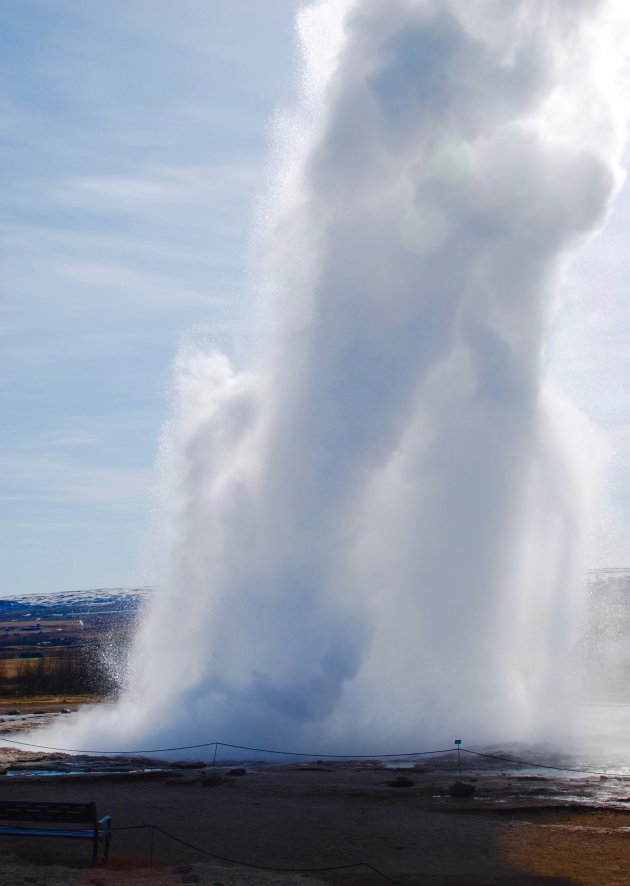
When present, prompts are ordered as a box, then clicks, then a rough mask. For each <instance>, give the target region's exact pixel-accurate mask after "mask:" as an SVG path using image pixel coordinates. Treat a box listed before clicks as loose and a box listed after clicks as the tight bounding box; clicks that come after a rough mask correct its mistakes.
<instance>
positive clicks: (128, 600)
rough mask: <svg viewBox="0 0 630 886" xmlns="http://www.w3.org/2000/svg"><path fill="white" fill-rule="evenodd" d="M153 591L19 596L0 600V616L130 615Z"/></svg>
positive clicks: (93, 590) (95, 590) (110, 590)
mask: <svg viewBox="0 0 630 886" xmlns="http://www.w3.org/2000/svg"><path fill="white" fill-rule="evenodd" d="M154 591H155V588H154V587H151V586H144V587H136V588H90V589H82V590H76V591H55V592H51V593H49V594H20V595H16V596H11V597H0V615H1V614H2V613H3V612H4V613H6V612H24V611H29V612H36V611H39V610H46V611H48V612H50V610H54V611H55V612H58V613H60V614H67V613H70V612H77V611H79V610H80V611H81V612H86V613H89V612H93V613H106V612H114V611H117V612H120V611H121V610H124V611H129V613H130V614H131V613H132V612H134V611H135V610H137V609H139V608H141V607H142V606H143V605H144V604H145V603H146V602H147V601H148V600H149V599H150V598H151V595H152V594H153V592H154Z"/></svg>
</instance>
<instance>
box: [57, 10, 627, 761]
mask: <svg viewBox="0 0 630 886" xmlns="http://www.w3.org/2000/svg"><path fill="white" fill-rule="evenodd" d="M299 33H300V38H301V41H302V47H303V58H304V64H303V71H302V85H301V93H300V97H299V101H297V102H296V104H295V107H294V108H293V109H291V110H290V111H288V112H286V113H285V114H284V115H283V116H282V118H281V119H280V120H279V123H278V133H277V146H278V147H279V150H278V151H277V152H276V153H279V154H281V155H282V160H281V163H280V166H279V169H278V170H277V174H276V177H275V179H274V183H273V186H272V187H271V189H270V193H271V195H272V196H271V197H270V198H269V200H268V204H267V212H266V216H265V230H264V231H263V233H262V234H261V235H260V243H259V249H258V254H259V255H260V257H261V258H260V262H259V267H258V281H259V286H260V301H259V308H258V310H257V313H256V321H257V323H258V327H259V330H260V335H259V342H258V347H257V348H256V349H255V350H254V351H253V352H252V355H251V359H250V362H249V364H248V366H247V368H246V369H238V370H237V369H235V368H234V367H233V366H231V365H230V362H229V360H228V358H227V357H226V356H225V355H223V354H222V353H219V352H217V351H211V352H208V353H203V352H196V353H186V354H183V355H182V356H181V358H180V361H179V365H178V375H177V382H176V387H177V406H176V410H175V415H174V417H173V420H172V422H171V425H170V427H169V429H168V431H167V433H166V440H165V447H164V448H165V451H164V458H163V462H164V473H165V477H166V480H165V483H166V488H165V491H164V501H165V508H166V515H165V518H164V523H165V528H164V533H165V536H166V537H165V539H164V541H163V546H164V548H165V550H166V559H167V567H166V578H165V581H164V582H163V585H164V586H163V590H162V592H161V593H160V594H159V597H158V599H157V601H156V603H155V606H154V607H153V610H152V611H151V612H150V614H149V616H148V617H147V619H146V621H145V624H144V626H143V629H142V631H141V634H140V636H139V638H138V641H137V644H136V648H135V652H134V666H133V673H132V677H131V681H130V686H129V689H128V692H127V696H126V698H125V699H123V701H122V702H121V703H119V704H118V705H117V707H116V708H115V709H113V710H105V709H102V710H94V711H91V712H89V713H88V714H86V715H84V716H83V717H82V718H79V720H78V723H77V724H75V725H74V726H73V729H72V739H71V746H72V747H86V748H88V747H91V748H100V747H103V746H105V747H110V748H117V747H127V748H133V747H136V748H143V747H144V748H150V747H163V746H170V745H189V744H194V743H195V742H202V741H212V740H215V739H218V740H220V741H225V742H233V743H236V744H245V745H257V746H263V747H276V748H277V747H280V748H291V749H294V750H298V751H299V750H303V751H312V750H315V751H318V750H319V751H322V752H325V751H339V752H342V751H350V752H356V753H360V752H367V753H369V752H371V751H375V752H376V751H380V752H388V751H394V752H395V751H403V750H416V749H421V748H423V747H430V746H431V743H432V742H434V741H440V742H444V741H445V740H447V741H448V742H449V743H450V741H451V740H452V738H453V736H454V735H455V734H457V733H463V734H464V736H465V737H466V738H467V739H468V740H469V741H471V742H472V741H480V740H486V739H496V740H502V739H519V738H524V737H527V736H531V735H533V734H535V733H536V731H537V730H539V731H542V732H544V734H545V735H546V736H547V737H548V736H549V734H550V733H549V729H550V728H551V727H552V726H553V724H554V718H555V721H558V720H559V719H560V718H561V714H560V711H561V710H562V707H561V701H560V700H561V697H562V685H561V684H562V683H563V677H564V672H565V670H566V667H565V665H566V658H567V652H568V649H569V646H570V640H571V623H572V619H573V615H572V614H574V613H575V611H576V610H577V608H578V606H577V603H576V599H577V597H576V593H577V590H579V575H580V573H581V566H582V564H581V563H580V549H581V527H582V524H583V518H584V512H585V510H586V509H587V507H588V489H587V485H588V484H586V483H585V480H584V478H585V476H586V475H587V474H588V473H590V470H589V468H588V467H587V462H588V461H591V460H592V453H590V452H588V445H585V444H584V442H583V441H584V439H586V438H589V435H590V434H591V432H590V431H589V426H588V423H587V422H586V420H585V419H583V418H581V417H580V416H579V415H578V414H577V413H576V411H575V410H573V409H572V408H571V407H570V405H568V404H567V403H564V402H563V401H562V398H561V397H560V396H559V395H558V394H554V393H553V392H552V391H549V390H547V389H546V387H545V385H544V383H543V380H542V376H543V373H542V368H541V363H542V355H543V348H544V342H545V334H546V331H547V329H548V327H549V323H550V321H551V319H552V317H553V315H554V310H555V308H556V306H557V300H558V291H559V286H560V284H561V281H562V275H563V271H564V268H565V265H566V263H567V260H568V259H569V258H570V255H571V253H572V251H574V250H575V249H576V248H577V247H578V246H579V245H580V244H581V243H582V242H583V241H584V240H585V238H587V237H588V236H589V235H591V234H592V233H593V232H594V231H596V230H597V229H598V228H599V227H601V225H602V224H603V222H604V220H605V217H606V212H607V209H608V206H609V203H610V201H611V199H612V196H613V195H614V192H615V190H616V187H617V185H618V183H619V180H620V173H619V169H618V163H619V159H620V153H621V148H622V135H623V125H622V124H623V119H622V115H621V113H620V111H619V106H618V102H617V100H616V99H615V95H616V91H615V77H616V75H617V72H618V63H619V61H620V52H618V50H617V47H616V45H615V39H616V33H617V32H616V27H615V16H614V7H611V6H609V5H606V4H605V3H603V2H602V3H600V2H597V0H580V2H577V0H576V2H573V3H570V4H567V3H558V2H554V0H522V2H511V3H505V2H498V0H478V2H475V3H462V2H461V0H387V2H384V0H322V2H318V3H315V4H314V5H312V6H310V7H308V8H307V9H305V10H304V11H303V12H301V13H300V16H299ZM576 437H580V439H581V440H582V443H581V445H580V447H576V446H575V445H574V442H575V439H576ZM585 449H586V450H587V451H586V456H584V451H585ZM576 589H577V590H576ZM578 597H579V593H578ZM62 737H64V738H65V739H66V742H67V741H68V739H69V734H66V735H65V736H62ZM56 738H57V741H59V738H60V736H59V734H57V736H56Z"/></svg>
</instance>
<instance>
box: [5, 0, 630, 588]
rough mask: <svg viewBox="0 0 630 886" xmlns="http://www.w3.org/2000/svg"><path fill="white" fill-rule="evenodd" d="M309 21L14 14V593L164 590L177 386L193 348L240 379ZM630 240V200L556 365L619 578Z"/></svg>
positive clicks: (127, 5)
mask: <svg viewBox="0 0 630 886" xmlns="http://www.w3.org/2000/svg"><path fill="white" fill-rule="evenodd" d="M297 6H298V3H297V0H265V2H264V3H263V2H259V0H177V2H175V0H108V2H107V3H100V2H97V0H53V2H50V0H39V2H38V0H3V2H2V4H1V5H0V60H1V61H0V65H1V66H2V69H3V70H2V83H3V84H4V86H3V87H2V91H1V92H0V96H1V106H0V107H1V125H2V131H3V149H2V154H3V158H2V172H1V173H0V174H1V176H2V193H3V195H4V200H3V209H2V219H1V222H0V224H1V228H0V230H1V237H2V276H1V279H0V284H1V293H0V335H1V336H2V338H1V341H2V348H1V351H0V397H1V398H2V414H3V416H4V421H3V422H2V427H1V430H0V433H1V447H0V465H1V468H2V474H1V475H2V481H1V488H0V500H1V503H2V513H1V517H0V527H1V535H0V560H1V562H2V571H1V573H0V576H1V581H0V595H4V596H6V595H10V594H13V593H24V592H47V591H55V590H66V589H71V588H80V587H99V586H115V585H128V584H134V583H145V582H146V583H151V582H153V581H155V580H156V578H157V576H155V575H154V574H152V572H151V569H150V566H149V567H148V566H147V565H146V563H144V560H143V555H142V552H143V550H144V547H145V540H146V537H147V534H148V532H149V527H150V522H151V512H152V508H153V496H154V493H155V485H156V483H155V473H154V467H153V466H154V463H155V459H156V455H157V451H158V445H159V435H160V428H161V425H162V423H163V421H164V419H165V417H166V416H167V413H168V384H169V378H170V373H171V366H172V363H173V360H174V358H175V355H176V352H177V348H178V346H179V344H180V342H181V339H182V336H184V335H190V334H192V335H194V336H196V337H198V338H201V339H203V340H208V341H212V342H214V343H216V344H218V345H219V346H220V347H221V348H223V349H224V350H226V351H227V352H228V353H230V354H231V355H232V356H234V355H236V357H237V359H238V352H239V347H242V345H239V342H242V339H243V335H242V330H243V324H244V319H243V318H244V305H246V304H247V301H248V298H249V295H250V294H251V283H250V280H249V278H248V273H247V252H248V242H249V237H250V234H251V217H252V208H253V206H254V203H255V200H256V197H257V195H258V194H260V192H261V191H262V189H263V187H264V182H265V171H266V167H267V163H268V131H269V129H268V127H269V120H270V117H271V115H272V113H273V109H274V107H276V106H277V105H278V104H279V103H282V102H285V101H286V100H288V98H289V97H290V95H291V90H292V82H293V81H292V76H293V74H292V72H293V68H294V62H295V59H294V47H293V42H292V41H293V15H294V12H295V9H296V8H297ZM629 228H630V200H629V199H628V196H627V191H624V194H623V195H622V199H621V200H620V202H619V204H618V209H617V211H616V213H615V215H614V217H613V219H612V220H611V224H610V226H609V228H608V230H607V231H606V232H605V234H604V235H602V236H601V237H599V238H598V239H597V240H595V241H593V243H592V244H590V245H589V246H588V247H587V248H586V249H585V250H584V251H583V253H582V254H581V256H580V257H579V259H578V260H577V261H576V263H575V265H574V270H573V272H572V274H571V276H570V278H569V281H568V283H567V287H566V293H567V298H566V307H565V309H564V311H563V312H562V313H561V315H560V317H559V320H558V323H557V325H556V329H555V331H554V336H553V338H552V345H551V348H550V356H549V372H550V375H551V376H552V377H553V378H554V379H555V380H557V381H558V382H559V383H560V384H561V385H562V386H563V387H564V388H565V389H566V390H567V391H568V392H569V394H570V395H571V396H572V397H573V398H574V400H575V401H576V402H577V403H578V405H579V406H580V407H581V408H582V409H584V410H585V411H586V412H587V414H588V415H589V416H590V417H591V418H592V420H593V421H594V422H595V423H596V424H597V426H598V427H599V428H600V430H601V432H602V433H603V434H604V435H605V436H606V438H607V440H608V442H609V445H610V447H611V451H612V452H613V456H614V457H613V463H614V469H613V471H612V474H611V478H612V483H611V489H612V490H613V498H612V501H613V505H614V507H613V509H612V510H611V511H610V513H609V517H608V518H607V519H608V521H609V524H608V525H607V527H604V529H605V531H602V532H601V534H600V536H599V537H598V539H597V543H596V548H597V550H598V551H600V554H598V555H597V557H596V558H595V559H596V560H597V562H601V563H608V564H610V565H630V556H628V557H625V549H626V547H627V541H626V539H627V537H628V530H629V528H630V518H629V516H628V511H629V508H628V502H629V501H630V482H629V480H628V467H629V465H630V409H629V407H628V402H627V380H628V377H629V376H630V365H629V361H628V356H627V341H628V332H630V328H629V327H630V314H629V312H628V307H627V302H628V299H627V282H626V281H627V280H628V277H629V274H630V262H629V261H628V259H627V258H626V256H625V244H626V243H627V240H628V232H629ZM593 562H595V560H594V561H593Z"/></svg>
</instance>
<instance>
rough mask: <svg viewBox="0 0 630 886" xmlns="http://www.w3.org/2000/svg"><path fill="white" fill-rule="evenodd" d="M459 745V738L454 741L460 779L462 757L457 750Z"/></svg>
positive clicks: (460, 741)
mask: <svg viewBox="0 0 630 886" xmlns="http://www.w3.org/2000/svg"><path fill="white" fill-rule="evenodd" d="M461 743H462V740H461V738H456V739H455V744H456V746H457V764H458V766H459V777H460V778H461V777H462V756H461V752H460V750H459V748H460V746H461Z"/></svg>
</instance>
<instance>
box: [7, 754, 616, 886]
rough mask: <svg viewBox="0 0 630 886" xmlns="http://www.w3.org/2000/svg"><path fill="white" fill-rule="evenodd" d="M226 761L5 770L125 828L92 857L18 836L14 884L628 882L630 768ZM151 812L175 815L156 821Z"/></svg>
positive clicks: (31, 794)
mask: <svg viewBox="0 0 630 886" xmlns="http://www.w3.org/2000/svg"><path fill="white" fill-rule="evenodd" d="M18 756H19V759H20V760H22V761H23V762H27V763H28V762H29V761H30V762H31V764H32V765H37V767H40V766H41V767H44V766H45V764H46V761H45V760H43V759H42V758H41V757H37V758H36V757H34V756H33V757H29V755H25V754H20V755H17V754H15V753H14V754H13V759H14V760H15V759H16V758H17V757H18ZM101 767H102V762H101ZM219 771H220V772H221V773H222V774H223V778H222V779H214V780H215V781H217V782H218V783H217V784H208V783H206V784H205V785H204V784H203V783H202V782H203V779H202V777H201V776H202V775H203V772H202V771H200V770H190V769H185V770H181V771H180V772H179V775H178V777H174V776H173V772H170V773H161V774H154V775H153V776H152V777H146V778H142V777H141V778H138V777H131V776H129V775H125V774H124V773H123V774H119V775H115V774H113V773H111V772H110V773H109V774H106V775H100V776H98V777H85V778H84V777H82V776H76V777H75V776H72V777H65V778H59V779H56V778H52V779H51V778H38V777H33V776H26V775H25V776H23V777H18V778H14V777H7V776H5V777H3V778H2V777H0V798H3V799H33V800H35V799H37V800H46V799H49V800H53V799H54V800H68V801H77V802H79V801H86V800H95V801H96V803H97V809H98V812H99V814H106V813H107V814H110V815H111V816H112V819H113V825H114V828H121V830H115V832H114V835H113V840H112V847H111V855H110V860H109V861H108V862H107V864H106V865H101V866H99V867H98V868H96V869H93V868H91V867H89V860H90V847H89V845H88V844H86V843H83V842H81V841H75V840H50V839H30V840H18V839H16V838H5V840H4V843H3V844H2V845H1V846H0V884H3V886H4V884H7V886H9V884H11V886H16V884H22V883H25V884H26V883H31V884H40V886H44V884H45V886H62V884H63V886H66V884H68V886H70V884H71V886H79V884H81V886H83V884H89V886H110V884H111V886H119V884H120V886H124V884H126V883H129V884H133V886H144V884H145V883H146V884H147V886H149V884H150V886H167V884H168V886H172V884H177V886H179V884H185V883H198V884H201V886H209V884H212V886H220V884H223V886H232V884H246V886H247V884H263V886H268V884H269V886H270V884H291V883H293V884H302V883H338V884H347V886H358V884H366V886H367V884H384V883H387V882H388V878H389V882H396V883H400V884H424V883H430V884H432V886H442V884H443V886H447V884H468V886H476V884H501V886H509V884H513V886H525V884H551V886H553V884H569V883H571V884H593V886H595V884H597V886H600V884H603V886H608V884H611V886H612V884H621V883H627V882H628V876H627V870H626V866H625V863H624V854H625V855H626V856H627V851H628V841H629V840H630V812H626V811H625V809H626V806H628V805H630V803H629V798H628V794H630V788H629V783H628V781H627V780H625V779H620V780H614V779H606V780H604V781H600V780H599V779H598V778H592V777H591V778H589V777H584V778H581V779H576V778H571V779H566V780H564V779H560V778H555V777H544V776H539V775H534V776H532V775H527V774H524V773H523V772H509V773H506V772H471V771H469V772H467V773H466V774H465V780H468V781H469V782H470V783H471V784H474V785H475V788H476V791H475V794H474V796H473V797H470V798H462V799H456V798H453V797H451V796H449V793H448V788H449V786H450V785H452V784H453V781H454V780H455V779H456V778H457V777H458V776H457V774H456V773H454V772H453V771H452V767H451V771H444V770H443V769H440V768H439V766H436V767H435V768H432V767H430V766H428V765H423V766H421V767H418V768H417V769H407V768H405V769H399V770H394V771H393V770H391V769H385V768H384V767H383V766H382V765H378V764H372V765H368V764H365V763H358V762H354V763H352V762H343V763H335V764H321V765H309V766H306V765H303V766H279V765H265V764H253V765H250V766H248V767H247V769H246V772H245V774H244V775H238V776H237V775H233V776H228V775H227V768H224V769H222V770H219ZM206 774H207V773H206ZM400 780H402V781H404V782H410V783H406V784H400ZM208 781H210V782H212V781H213V779H207V778H206V782H208ZM624 804H625V806H624ZM151 825H154V826H156V827H157V828H160V829H161V830H160V831H158V830H154V831H153V832H152V830H151V827H150V826H151ZM140 826H141V827H140ZM163 831H164V832H166V833H163ZM167 834H168V835H172V836H167ZM174 838H177V839H174ZM179 841H183V842H179ZM185 843H187V844H190V845H188V846H187V845H184V844H185ZM193 847H194V848H193ZM205 853H212V854H215V855H218V856H223V857H227V858H230V859H234V860H237V861H239V862H242V863H243V865H244V866H236V865H232V864H229V865H228V864H225V863H222V862H221V861H220V860H218V859H213V858H211V857H210V856H209V855H207V854H205ZM361 862H368V863H369V864H370V865H371V866H372V868H370V867H368V866H360V863H361ZM353 864H357V865H358V866H357V867H351V868H350V867H348V868H345V869H342V868H340V869H338V870H335V871H329V872H320V873H310V874H298V873H281V872H278V873H276V872H274V871H262V870H259V869H257V868H255V867H247V866H246V865H259V866H263V867H264V866H268V867H271V868H274V869H278V868H280V869H281V868H300V869H312V868H320V867H332V866H344V865H353ZM374 868H375V869H376V870H374ZM379 872H380V873H379Z"/></svg>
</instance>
